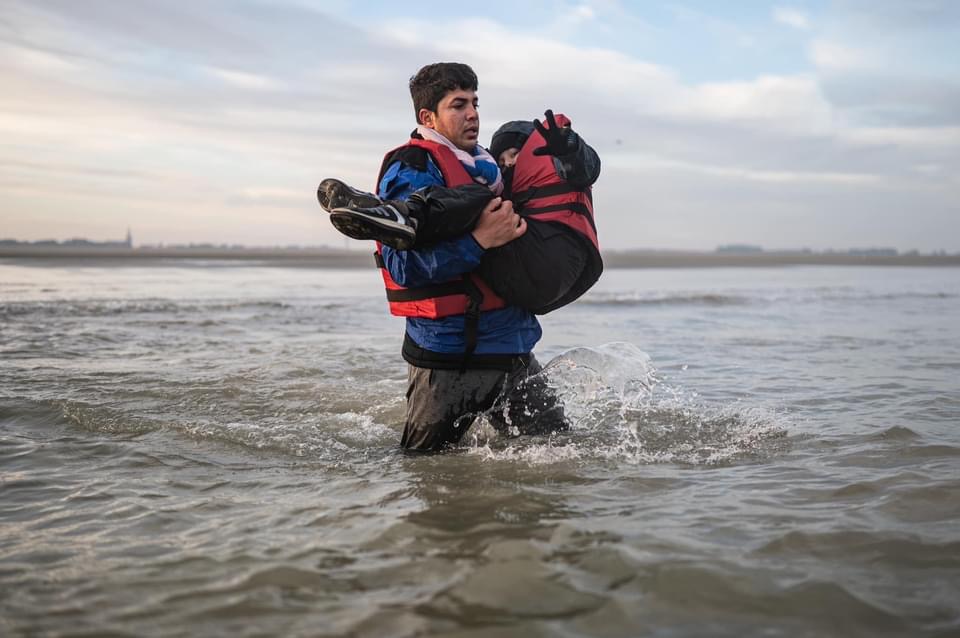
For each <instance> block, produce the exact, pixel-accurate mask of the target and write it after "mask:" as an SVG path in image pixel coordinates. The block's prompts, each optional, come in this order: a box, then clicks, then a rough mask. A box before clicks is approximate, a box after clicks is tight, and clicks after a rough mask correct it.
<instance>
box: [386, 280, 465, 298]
mask: <svg viewBox="0 0 960 638" xmlns="http://www.w3.org/2000/svg"><path fill="white" fill-rule="evenodd" d="M464 294H467V289H466V287H465V285H464V282H463V281H459V280H457V281H445V282H443V283H441V284H430V285H429V286H418V287H416V288H400V289H390V288H388V289H387V301H421V300H423V299H432V298H434V297H447V296H449V295H464Z"/></svg>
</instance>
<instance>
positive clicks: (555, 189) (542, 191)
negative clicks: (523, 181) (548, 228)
mask: <svg viewBox="0 0 960 638" xmlns="http://www.w3.org/2000/svg"><path fill="white" fill-rule="evenodd" d="M584 192H586V193H589V192H590V190H589V189H584V188H576V187H575V186H571V185H570V184H567V183H566V182H559V183H557V184H548V185H546V186H534V187H533V188H528V189H527V190H525V191H520V192H519V193H514V194H513V195H512V197H511V201H512V202H513V204H514V206H517V205H522V204H525V203H526V202H529V201H531V200H534V199H537V198H539V197H553V196H555V195H566V194H568V193H584Z"/></svg>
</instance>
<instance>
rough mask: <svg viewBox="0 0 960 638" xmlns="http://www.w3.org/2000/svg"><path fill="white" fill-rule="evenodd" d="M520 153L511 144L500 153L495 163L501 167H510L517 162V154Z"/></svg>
mask: <svg viewBox="0 0 960 638" xmlns="http://www.w3.org/2000/svg"><path fill="white" fill-rule="evenodd" d="M519 154H520V149H519V148H517V147H515V146H511V147H510V148H508V149H507V150H505V151H504V152H502V153H500V157H498V158H497V164H499V165H500V168H501V169H504V168H510V167H511V166H513V165H514V164H516V163H517V155H519Z"/></svg>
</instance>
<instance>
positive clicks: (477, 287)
mask: <svg viewBox="0 0 960 638" xmlns="http://www.w3.org/2000/svg"><path fill="white" fill-rule="evenodd" d="M411 147H412V148H418V149H422V150H424V151H426V153H427V154H428V155H429V156H430V157H431V158H432V159H433V161H434V163H435V164H436V165H437V167H438V168H439V169H440V174H441V175H442V176H443V181H444V184H445V185H446V186H449V187H456V186H462V185H464V184H473V183H474V181H473V178H471V177H470V175H469V174H468V173H467V171H466V169H464V168H463V165H462V164H461V163H460V160H458V159H457V156H456V155H454V153H453V151H451V150H450V149H449V148H447V147H446V146H444V145H443V144H438V143H437V142H432V141H429V140H424V139H420V138H410V141H409V142H407V143H406V144H404V145H402V146H399V147H397V148H395V149H393V150H392V151H390V152H388V153H387V154H386V155H385V156H384V158H383V164H382V165H381V167H380V175H379V176H378V177H377V186H378V187H379V184H380V181H381V180H382V179H383V174H384V173H385V172H386V171H387V169H388V168H389V167H390V165H391V164H392V163H393V161H394V159H395V157H396V156H397V155H398V154H399V153H402V151H404V150H406V149H410V148H411ZM380 248H381V245H380V242H377V252H376V255H375V257H376V260H377V265H378V266H379V267H380V273H381V274H382V275H383V284H384V286H385V287H386V289H387V303H388V304H389V306H390V313H391V314H393V315H397V316H399V317H421V318H424V319H439V318H441V317H449V316H451V315H462V314H466V313H467V310H468V308H469V307H470V305H471V304H470V302H471V300H474V301H477V302H479V307H478V308H476V307H475V308H472V309H471V310H473V311H476V310H479V311H487V310H496V309H497V308H503V307H505V306H506V305H507V304H506V302H505V301H504V300H503V299H501V298H500V297H498V296H497V294H496V293H495V292H493V290H491V289H490V287H489V286H488V285H487V284H486V283H485V282H484V281H483V280H482V279H480V278H479V277H477V276H476V275H464V276H462V277H457V278H455V279H451V280H450V281H445V282H442V283H439V284H430V285H427V286H420V287H417V288H404V287H403V286H401V285H400V284H398V283H397V282H395V281H394V280H393V277H391V276H390V271H388V270H387V269H386V267H385V266H384V263H383V257H382V255H381V254H380ZM481 297H482V299H481Z"/></svg>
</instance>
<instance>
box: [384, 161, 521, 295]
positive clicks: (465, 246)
mask: <svg viewBox="0 0 960 638" xmlns="http://www.w3.org/2000/svg"><path fill="white" fill-rule="evenodd" d="M431 169H432V170H431ZM431 185H443V178H442V177H441V176H440V171H439V170H437V168H436V166H434V165H433V162H428V167H427V171H426V172H421V171H418V170H416V169H414V168H411V167H408V166H404V165H402V164H401V163H399V162H397V163H395V164H394V165H392V166H391V167H390V168H389V169H388V170H387V172H386V173H385V174H384V178H383V180H382V181H381V183H380V188H379V190H380V192H379V195H380V198H381V199H384V200H386V199H407V198H408V197H410V195H411V194H413V192H414V191H416V190H418V189H420V188H424V187H426V186H431ZM525 231H526V222H525V221H523V220H521V219H520V218H519V216H518V215H517V214H516V213H514V211H513V204H512V203H511V202H503V201H502V200H501V199H500V198H499V197H495V198H494V199H493V200H491V201H490V203H489V204H487V206H486V207H485V208H484V210H483V213H482V214H481V216H480V219H479V221H478V222H477V225H476V227H474V229H473V231H472V232H471V233H467V234H465V235H463V236H461V237H458V238H456V239H452V240H448V241H442V242H439V243H437V244H435V245H433V246H431V247H430V248H426V249H420V250H403V251H399V250H394V249H393V248H390V247H389V246H382V247H381V250H380V252H381V255H382V256H383V261H384V265H385V266H386V267H387V270H388V271H389V272H390V276H391V277H392V278H393V280H394V281H395V282H397V283H398V284H399V285H401V286H404V287H405V288H412V287H416V286H423V285H426V284H432V283H439V282H443V281H448V280H450V279H453V278H454V277H457V276H459V275H462V274H464V273H468V272H470V271H472V270H475V269H476V268H477V266H479V265H480V258H481V257H482V256H483V253H484V251H485V250H486V249H488V248H495V247H497V246H502V245H503V244H505V243H507V242H509V241H512V240H514V239H516V238H517V237H519V236H520V235H522V234H523V233H524V232H525Z"/></svg>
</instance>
